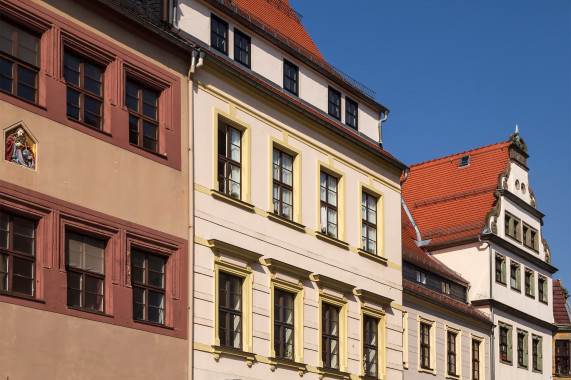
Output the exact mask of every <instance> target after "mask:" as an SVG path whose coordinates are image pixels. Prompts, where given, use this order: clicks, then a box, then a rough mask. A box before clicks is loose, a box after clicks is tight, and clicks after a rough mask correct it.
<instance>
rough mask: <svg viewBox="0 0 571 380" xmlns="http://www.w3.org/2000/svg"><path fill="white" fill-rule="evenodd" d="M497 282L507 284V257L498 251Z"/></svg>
mask: <svg viewBox="0 0 571 380" xmlns="http://www.w3.org/2000/svg"><path fill="white" fill-rule="evenodd" d="M496 282H499V283H500V284H504V285H505V284H506V258H505V256H502V255H500V254H498V253H496Z"/></svg>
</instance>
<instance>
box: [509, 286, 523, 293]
mask: <svg viewBox="0 0 571 380" xmlns="http://www.w3.org/2000/svg"><path fill="white" fill-rule="evenodd" d="M510 288H511V290H513V291H514V292H518V293H521V289H518V288H514V287H510Z"/></svg>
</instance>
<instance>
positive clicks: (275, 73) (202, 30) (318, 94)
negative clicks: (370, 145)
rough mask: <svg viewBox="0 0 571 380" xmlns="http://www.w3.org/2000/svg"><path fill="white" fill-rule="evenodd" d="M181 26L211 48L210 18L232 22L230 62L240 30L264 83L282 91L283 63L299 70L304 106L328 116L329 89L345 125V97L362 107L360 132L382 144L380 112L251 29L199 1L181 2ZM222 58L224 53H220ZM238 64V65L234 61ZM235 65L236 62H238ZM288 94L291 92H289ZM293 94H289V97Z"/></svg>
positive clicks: (254, 68) (254, 65) (179, 6)
mask: <svg viewBox="0 0 571 380" xmlns="http://www.w3.org/2000/svg"><path fill="white" fill-rule="evenodd" d="M178 10H179V12H178V19H177V20H178V26H179V28H180V29H181V30H183V31H184V32H186V33H189V34H190V35H192V36H193V37H195V38H197V39H199V40H200V41H201V42H203V43H204V44H205V45H207V46H209V45H210V17H211V14H214V15H216V16H218V17H219V18H221V19H222V20H224V21H227V22H228V41H227V46H228V47H230V48H229V53H228V55H229V58H230V59H231V60H233V54H234V52H233V46H234V42H233V41H234V28H235V27H236V28H238V29H239V30H240V31H241V32H244V33H246V34H247V35H249V36H250V37H251V43H252V52H251V70H252V71H253V72H254V73H256V74H257V75H259V76H261V77H262V78H263V79H264V80H266V81H268V82H271V83H273V84H275V85H276V86H277V87H278V88H281V87H282V86H283V59H284V58H285V59H287V60H289V61H290V62H293V63H294V64H296V65H298V66H299V83H298V85H299V93H298V96H299V98H300V99H301V100H303V101H304V102H307V103H309V104H310V105H312V106H313V107H315V108H317V109H319V110H321V111H322V112H323V113H324V114H327V113H328V98H327V96H328V86H331V87H332V88H334V89H335V90H337V91H339V92H340V93H341V99H342V101H341V120H340V122H341V123H343V124H344V123H345V97H346V96H348V97H349V98H351V99H352V100H353V101H356V102H357V103H358V105H359V113H358V130H359V132H360V133H362V134H363V135H364V136H367V137H368V138H370V139H372V140H374V141H378V137H379V132H378V128H377V125H378V119H379V115H378V113H377V111H374V110H373V109H372V108H371V107H370V106H368V105H366V104H365V103H364V102H362V101H360V100H359V98H358V97H356V96H354V95H352V94H349V93H347V91H345V90H344V89H343V88H341V87H340V86H339V85H337V84H335V83H333V82H331V81H329V80H328V79H326V78H325V77H324V76H323V75H321V74H319V73H317V72H316V71H314V70H313V69H310V68H309V67H307V66H305V65H303V64H301V63H300V62H299V61H298V60H297V59H292V58H291V57H290V56H289V55H287V54H285V53H283V52H282V51H280V50H279V49H278V48H276V47H275V45H274V44H273V43H270V42H269V41H268V40H266V39H264V38H263V37H261V36H259V35H257V34H255V33H253V32H252V31H251V30H250V29H249V28H248V27H246V26H244V25H241V24H240V23H237V22H235V21H234V20H231V19H230V18H229V17H228V16H227V15H225V14H223V13H222V12H220V11H218V10H215V9H214V8H211V7H210V6H208V5H206V4H205V3H204V2H202V1H199V0H182V1H179V2H178ZM220 54H222V53H220ZM232 62H234V61H232ZM234 63H235V62H234ZM235 64H237V65H238V66H240V68H241V69H245V70H246V71H248V69H247V68H245V67H243V66H241V65H240V64H238V63H235ZM286 93H287V92H286ZM287 94H289V93H287Z"/></svg>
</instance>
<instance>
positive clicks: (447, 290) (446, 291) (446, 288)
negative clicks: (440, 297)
mask: <svg viewBox="0 0 571 380" xmlns="http://www.w3.org/2000/svg"><path fill="white" fill-rule="evenodd" d="M442 293H444V294H450V283H449V282H446V281H442Z"/></svg>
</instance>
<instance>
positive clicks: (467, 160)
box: [458, 155, 470, 168]
mask: <svg viewBox="0 0 571 380" xmlns="http://www.w3.org/2000/svg"><path fill="white" fill-rule="evenodd" d="M468 165H470V156H469V155H468V156H462V157H461V158H460V163H459V164H458V167H459V168H461V167H464V166H468Z"/></svg>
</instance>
